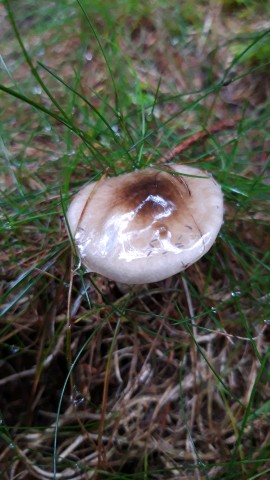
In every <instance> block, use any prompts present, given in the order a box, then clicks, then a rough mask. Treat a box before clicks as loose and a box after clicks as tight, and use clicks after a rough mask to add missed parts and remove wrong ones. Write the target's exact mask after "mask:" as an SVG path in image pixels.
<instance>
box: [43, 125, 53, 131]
mask: <svg viewBox="0 0 270 480" xmlns="http://www.w3.org/2000/svg"><path fill="white" fill-rule="evenodd" d="M51 129H52V127H51V125H46V127H44V128H43V130H44V132H50V131H51Z"/></svg>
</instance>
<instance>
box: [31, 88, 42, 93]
mask: <svg viewBox="0 0 270 480" xmlns="http://www.w3.org/2000/svg"><path fill="white" fill-rule="evenodd" d="M32 92H33V93H34V95H41V94H42V88H41V87H38V86H37V87H34V88H33V90H32Z"/></svg>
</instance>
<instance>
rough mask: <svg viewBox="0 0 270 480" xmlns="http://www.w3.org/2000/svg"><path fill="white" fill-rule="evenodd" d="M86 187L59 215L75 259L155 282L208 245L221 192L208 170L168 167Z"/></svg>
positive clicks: (218, 220)
mask: <svg viewBox="0 0 270 480" xmlns="http://www.w3.org/2000/svg"><path fill="white" fill-rule="evenodd" d="M165 168H166V171H161V170H157V169H155V168H147V169H145V170H140V171H135V172H133V173H128V174H124V175H120V176H119V177H114V178H106V179H104V180H101V181H99V182H93V183H90V184H88V185H86V186H85V187H84V188H82V190H80V191H79V193H78V194H77V195H76V196H75V197H74V199H73V201H72V203H71V205H70V207H69V209H68V213H67V217H68V221H69V225H70V229H71V232H72V234H73V236H74V241H75V245H76V248H77V250H78V253H79V256H80V258H81V261H82V263H83V264H84V265H85V266H86V267H87V269H88V270H89V271H92V272H97V273H100V274H102V275H104V276H106V277H108V278H110V279H112V280H116V281H119V282H122V283H128V284H139V283H148V282H155V281H159V280H163V279H164V278H167V277H170V276H171V275H174V274H175V273H178V272H180V271H181V270H184V269H185V268H187V267H188V266H189V265H190V264H192V263H194V262H196V261H197V260H198V259H199V258H200V257H202V256H203V255H204V254H205V253H206V252H207V251H208V250H209V248H210V247H211V246H212V244H213V243H214V241H215V239H216V236H217V234H218V232H219V230H220V227H221V225H222V222H223V195H222V192H221V188H220V186H219V185H218V184H217V183H216V182H215V180H214V179H213V177H212V176H210V175H209V174H208V173H207V172H203V171H201V170H199V169H197V168H192V167H188V166H186V165H179V164H178V165H177V164H176V165H175V164H174V165H169V166H167V167H165Z"/></svg>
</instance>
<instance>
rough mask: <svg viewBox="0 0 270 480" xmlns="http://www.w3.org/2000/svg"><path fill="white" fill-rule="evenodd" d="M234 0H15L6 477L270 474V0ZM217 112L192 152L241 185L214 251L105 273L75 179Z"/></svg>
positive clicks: (102, 170)
mask: <svg viewBox="0 0 270 480" xmlns="http://www.w3.org/2000/svg"><path fill="white" fill-rule="evenodd" d="M225 3H226V2H220V9H219V8H217V7H215V8H214V6H213V8H212V9H211V8H210V9H209V6H208V5H206V4H205V2H203V1H202V2H200V3H199V5H198V4H197V2H196V9H195V7H194V5H193V2H182V4H181V5H180V6H179V2H177V1H176V0H175V1H174V0H171V1H170V2H167V3H166V5H165V4H164V2H162V1H161V0H156V1H153V2H149V3H148V4H147V5H146V6H143V5H142V4H141V2H138V1H135V0H133V1H128V2H123V1H120V0H117V1H116V2H115V5H114V7H113V9H112V7H111V3H110V2H107V1H105V2H102V3H101V2H97V1H94V2H87V1H81V2H76V1H74V0H65V1H64V0H63V1H61V2H50V3H47V2H46V3H45V2H40V3H39V4H35V3H34V2H32V1H30V0H23V1H21V2H19V3H17V2H16V3H15V2H13V1H7V0H5V1H3V2H2V4H0V14H2V18H3V22H2V24H3V27H1V28H2V33H1V38H0V42H1V49H0V53H1V56H0V62H1V81H0V103H1V124H0V148H1V160H2V161H1V173H0V184H1V191H0V195H1V197H0V198H1V200H0V201H1V224H0V229H1V237H2V244H3V247H2V251H1V266H0V272H1V285H0V288H1V292H0V293H1V306H2V309H1V314H0V315H1V317H0V350H1V360H0V361H1V378H0V388H1V398H0V411H1V425H0V445H1V448H0V452H1V453H0V464H1V465H3V468H2V470H1V472H0V478H1V479H4V480H6V479H11V478H27V479H32V478H40V479H44V478H53V477H54V478H60V476H59V475H60V474H61V478H67V479H68V478H76V479H77V478H78V479H86V478H102V479H114V478H115V479H143V480H144V479H149V480H152V479H161V478H166V479H170V478H183V479H185V478H188V479H192V478H196V479H224V480H225V479H226V480H233V479H236V478H237V479H239V478H241V479H243V480H246V479H250V480H251V479H254V480H255V479H257V478H260V479H262V480H264V479H266V478H268V475H269V471H270V445H269V439H268V436H269V435H268V430H269V427H268V425H269V411H270V410H269V352H270V350H269V332H268V329H269V327H268V325H267V323H266V322H265V321H266V320H268V319H269V318H270V315H269V310H270V309H269V291H270V272H269V269H270V267H269V265H270V262H269V257H270V253H269V233H270V232H269V210H270V209H269V200H270V198H269V193H270V187H269V185H270V184H269V140H270V123H269V98H268V91H269V80H268V78H267V72H268V70H269V60H268V56H267V52H268V51H269V48H270V47H269V45H270V31H269V30H267V26H266V25H265V22H264V16H265V14H266V12H267V8H268V3H269V2H266V3H265V9H263V7H260V8H259V9H257V7H256V8H255V6H254V10H253V11H252V19H253V20H252V21H249V22H246V23H243V19H244V18H245V15H246V14H247V12H250V11H251V10H252V5H251V2H246V6H244V5H242V3H243V2H242V3H241V5H240V6H237V5H233V2H230V5H229V6H228V5H227V6H226V5H225ZM227 3H228V2H227ZM236 3H237V2H235V4H236ZM238 3H239V2H238ZM221 4H222V5H221ZM192 6H193V9H195V10H196V11H194V15H193V13H192V11H191V10H192ZM245 8H246V9H247V10H245ZM209 25H210V28H209ZM228 26H229V28H228ZM232 32H235V33H234V34H232ZM228 120H230V121H232V122H234V126H233V128H226V121H228ZM222 121H224V128H221V129H219V131H217V132H216V133H213V131H214V130H213V127H215V125H217V124H218V123H220V122H222ZM205 130H207V131H208V135H207V136H206V137H205V138H204V139H203V140H201V141H197V142H195V141H194V142H193V143H192V144H191V145H190V147H189V148H187V149H184V151H183V152H182V154H181V155H180V156H179V157H176V158H174V159H173V161H175V162H183V163H188V164H192V165H195V166H198V167H200V168H202V169H206V170H208V171H210V172H211V173H212V174H213V175H214V177H215V178H216V179H217V181H218V182H219V183H220V184H221V186H222V189H223V192H224V200H225V205H226V213H225V218H224V225H223V227H222V230H221V232H220V235H219V237H218V239H217V241H216V243H215V245H214V246H213V247H212V249H211V250H210V252H209V253H208V254H207V255H206V256H205V257H204V258H202V259H201V260H200V261H199V262H197V264H195V265H193V266H191V267H190V268H189V269H188V270H187V271H185V272H183V273H182V274H179V275H176V276H174V277H173V278H170V279H168V280H166V281H163V282H160V283H157V284H150V285H145V286H141V287H132V288H130V289H128V290H127V291H122V290H120V289H119V288H118V287H117V286H116V285H115V284H114V282H111V281H109V280H107V279H105V278H102V277H101V276H99V275H89V274H87V273H86V272H85V271H84V268H83V267H80V266H79V259H78V258H73V254H72V247H71V245H70V242H69V239H68V235H67V229H66V225H65V212H66V209H67V206H68V204H69V201H70V198H71V196H72V195H73V193H75V192H77V191H78V190H79V188H80V187H81V186H82V185H83V184H84V183H86V182H88V181H89V180H90V179H99V178H101V177H102V176H103V175H104V174H106V175H112V176H113V175H119V174H121V173H125V172H129V171H133V170H134V169H135V168H144V167H146V166H148V165H157V166H162V165H164V158H165V157H166V155H168V153H169V152H171V151H172V149H173V148H174V147H175V146H176V145H178V144H181V143H183V142H184V141H185V140H186V139H188V138H190V137H192V135H194V134H195V133H196V132H199V131H205ZM77 267H78V268H77Z"/></svg>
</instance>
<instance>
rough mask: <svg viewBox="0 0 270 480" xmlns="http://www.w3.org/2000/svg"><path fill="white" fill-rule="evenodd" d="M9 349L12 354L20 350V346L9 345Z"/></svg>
mask: <svg viewBox="0 0 270 480" xmlns="http://www.w3.org/2000/svg"><path fill="white" fill-rule="evenodd" d="M9 351H10V353H11V354H13V355H14V354H15V353H18V352H19V351H20V347H18V346H17V345H10V347H9Z"/></svg>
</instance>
